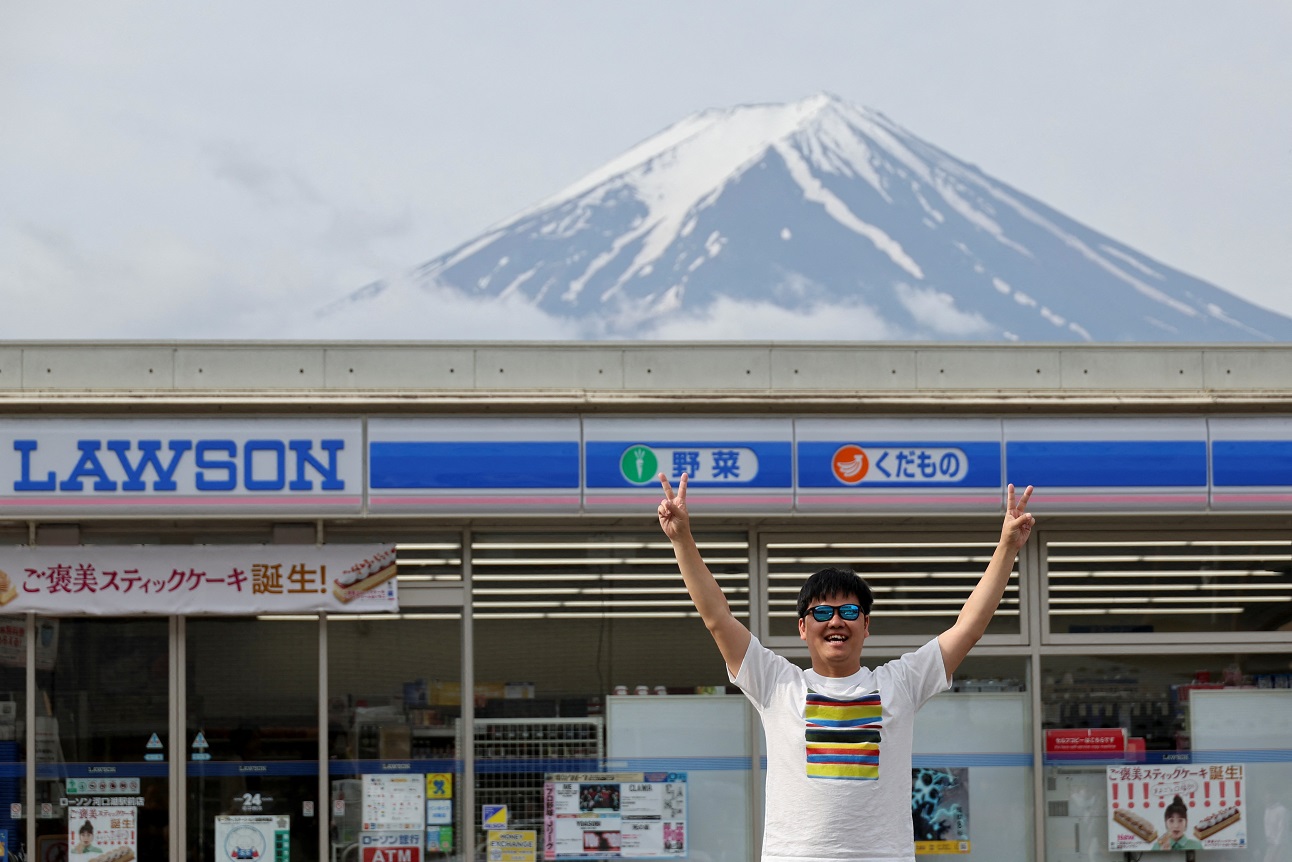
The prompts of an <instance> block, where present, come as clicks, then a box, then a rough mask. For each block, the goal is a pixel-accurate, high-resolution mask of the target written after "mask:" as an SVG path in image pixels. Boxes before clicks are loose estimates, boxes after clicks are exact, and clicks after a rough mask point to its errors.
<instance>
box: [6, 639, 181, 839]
mask: <svg viewBox="0 0 1292 862" xmlns="http://www.w3.org/2000/svg"><path fill="white" fill-rule="evenodd" d="M35 630H36V637H37V649H36V657H37V658H36V694H35V697H36V704H35V706H36V710H35V711H36V718H35V738H36V798H35V800H34V801H33V805H32V806H31V809H32V810H33V814H34V816H35V817H36V836H37V837H36V842H37V843H36V848H35V855H34V858H36V859H55V858H64V857H63V855H62V854H65V858H67V859H70V860H73V862H80V860H89V859H93V858H96V857H98V856H100V855H104V854H107V853H109V852H110V851H118V852H117V855H118V856H120V857H122V858H135V859H138V860H140V862H154V860H156V862H160V861H161V860H165V859H167V858H168V856H169V854H168V852H167V842H168V830H169V826H170V819H169V811H168V805H167V800H168V789H169V783H168V782H169V778H168V772H167V769H168V767H167V757H168V755H169V752H170V751H171V745H170V742H171V741H170V739H169V738H168V737H169V733H168V727H169V716H170V700H169V678H170V673H169V670H170V664H169V644H170V629H169V622H168V621H167V620H166V619H165V618H161V619H145V618H64V619H45V620H41V619H38V620H36V624H35ZM0 745H3V743H0ZM126 851H129V852H128V853H127V852H126ZM28 858H33V857H32V856H30V855H29V856H28Z"/></svg>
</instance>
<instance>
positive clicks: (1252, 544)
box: [1045, 539, 1292, 548]
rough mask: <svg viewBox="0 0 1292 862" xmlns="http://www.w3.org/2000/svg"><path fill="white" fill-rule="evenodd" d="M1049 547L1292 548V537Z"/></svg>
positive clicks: (1048, 544) (1051, 545)
mask: <svg viewBox="0 0 1292 862" xmlns="http://www.w3.org/2000/svg"><path fill="white" fill-rule="evenodd" d="M1045 546H1046V547H1047V548H1212V547H1216V548H1219V547H1226V548H1292V539H1134V540H1129V541H1123V542H1119V541H1102V540H1101V541H1098V542H1072V541H1064V540H1058V541H1048V542H1046V543H1045Z"/></svg>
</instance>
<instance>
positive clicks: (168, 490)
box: [0, 419, 363, 516]
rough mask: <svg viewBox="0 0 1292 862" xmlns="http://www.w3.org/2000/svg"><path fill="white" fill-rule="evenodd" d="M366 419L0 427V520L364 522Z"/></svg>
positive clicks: (43, 422) (109, 422)
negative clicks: (155, 516) (185, 517)
mask: <svg viewBox="0 0 1292 862" xmlns="http://www.w3.org/2000/svg"><path fill="white" fill-rule="evenodd" d="M362 504H363V427H362V423H361V420H358V419H354V420H344V419H323V420H281V421H279V420H272V419H269V420H249V419H210V420H191V421H190V420H181V419H173V420H157V421H149V422H146V423H141V422H137V421H131V420H110V419H105V420H100V421H74V420H23V421H7V422H0V512H3V513H5V514H11V515H14V516H20V515H28V514H32V515H35V514H52V513H57V512H68V511H71V510H77V511H80V512H84V511H86V510H89V511H102V512H103V513H104V514H117V513H127V514H129V513H136V512H149V513H157V512H171V511H179V512H187V513H203V514H210V513H219V512H226V511H234V510H236V511H238V512H240V513H241V512H247V511H260V512H284V513H287V512H291V513H302V514H315V513H328V514H333V513H345V514H352V513H354V514H357V513H359V512H360V511H361V510H362Z"/></svg>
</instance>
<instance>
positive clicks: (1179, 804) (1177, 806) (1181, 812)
mask: <svg viewBox="0 0 1292 862" xmlns="http://www.w3.org/2000/svg"><path fill="white" fill-rule="evenodd" d="M1172 814H1174V815H1176V816H1178V817H1183V818H1184V819H1185V820H1188V819H1189V808H1188V806H1187V805H1185V804H1184V800H1183V799H1181V798H1180V794H1178V793H1177V794H1176V795H1175V798H1174V799H1172V800H1171V804H1170V805H1168V806H1166V811H1165V812H1164V813H1163V814H1162V819H1163V820H1169V819H1170V818H1171V815H1172Z"/></svg>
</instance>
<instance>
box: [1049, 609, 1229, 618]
mask: <svg viewBox="0 0 1292 862" xmlns="http://www.w3.org/2000/svg"><path fill="white" fill-rule="evenodd" d="M1242 612H1243V608H1235V607H1215V608H1163V607H1152V608H1064V609H1063V610H1057V611H1054V612H1052V613H1051V614H1050V616H1051V617H1056V616H1061V617H1091V616H1160V615H1162V614H1193V615H1198V614H1241V613H1242Z"/></svg>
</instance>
